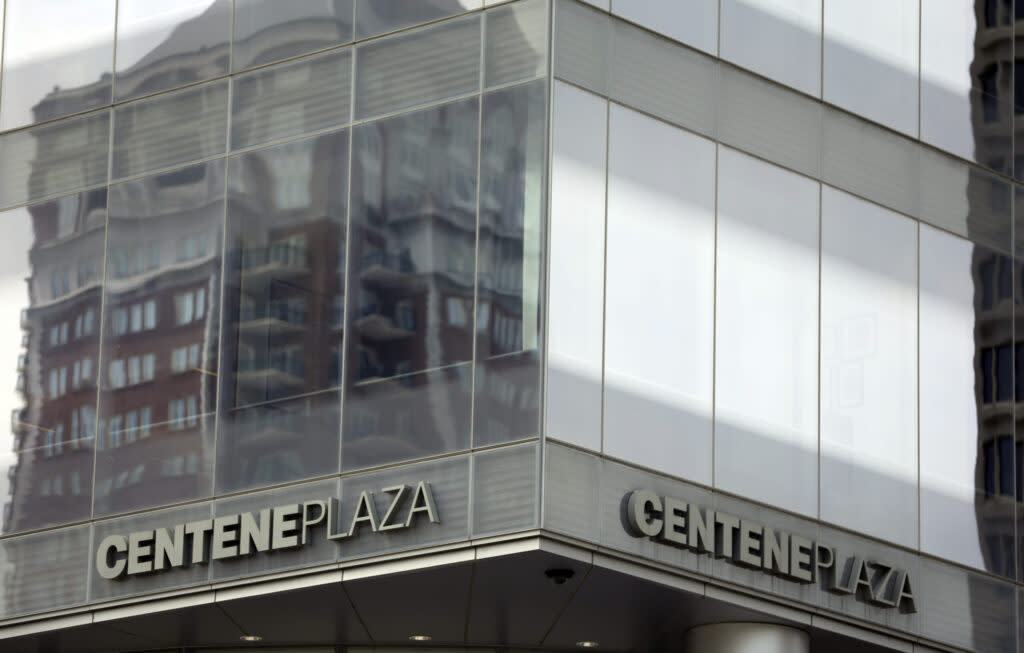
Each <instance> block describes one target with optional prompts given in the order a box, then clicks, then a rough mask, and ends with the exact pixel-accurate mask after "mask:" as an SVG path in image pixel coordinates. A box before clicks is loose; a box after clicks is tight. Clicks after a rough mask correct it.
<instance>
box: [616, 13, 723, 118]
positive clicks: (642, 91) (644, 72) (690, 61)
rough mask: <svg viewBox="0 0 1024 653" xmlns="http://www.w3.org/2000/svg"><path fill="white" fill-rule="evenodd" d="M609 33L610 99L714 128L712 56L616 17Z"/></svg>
mask: <svg viewBox="0 0 1024 653" xmlns="http://www.w3.org/2000/svg"><path fill="white" fill-rule="evenodd" d="M612 36H613V39H614V50H615V58H614V60H613V61H612V72H611V77H612V79H611V93H610V94H611V97H612V99H615V100H619V101H621V102H623V103H625V104H628V105H629V106H632V107H636V108H638V109H642V110H644V111H647V112H648V113H653V114H654V115H656V116H658V117H661V118H664V119H666V120H668V121H670V122H674V123H675V124H677V125H680V126H682V127H686V128H687V129H691V130H693V131H697V132H700V133H702V134H713V133H714V131H715V114H716V112H717V109H716V107H715V97H716V95H717V93H716V87H717V75H718V68H719V64H718V61H717V60H715V59H712V58H711V57H707V56H705V55H703V54H700V53H698V52H694V51H693V50H690V49H689V48H684V47H682V46H680V45H678V44H676V43H673V42H671V41H669V40H667V39H663V38H659V37H657V36H655V35H653V34H651V33H650V32H647V31H645V30H642V29H639V28H637V27H634V26H632V25H629V24H627V23H624V22H621V21H614V23H613V25H612ZM680 80H686V83H685V84H683V83H680Z"/></svg>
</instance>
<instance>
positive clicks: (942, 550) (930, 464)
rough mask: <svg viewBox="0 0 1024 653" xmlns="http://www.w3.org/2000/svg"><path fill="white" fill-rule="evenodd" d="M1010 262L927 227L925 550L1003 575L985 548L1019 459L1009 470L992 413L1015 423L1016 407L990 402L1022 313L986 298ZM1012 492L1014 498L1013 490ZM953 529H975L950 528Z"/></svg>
mask: <svg viewBox="0 0 1024 653" xmlns="http://www.w3.org/2000/svg"><path fill="white" fill-rule="evenodd" d="M1004 261H1006V259H1005V257H1003V256H1001V255H999V254H997V253H996V252H994V251H992V250H989V249H987V248H985V247H982V246H980V245H975V244H973V243H971V242H969V241H966V240H963V239H961V238H957V237H956V236H952V235H950V234H947V233H945V232H942V231H939V230H938V229H933V228H931V227H927V226H922V227H921V298H920V311H921V326H920V333H921V410H920V414H921V549H922V550H923V551H926V552H929V553H933V554H935V555H939V556H942V557H944V558H949V559H951V560H955V561H956V562H959V563H961V564H965V565H970V566H972V567H976V568H979V569H988V570H989V571H993V572H995V573H1007V569H1005V568H1002V569H996V568H994V567H993V566H991V564H990V563H992V562H993V561H992V560H991V559H990V558H989V557H988V555H987V553H986V552H985V550H984V548H983V546H982V543H983V542H984V539H985V536H987V535H992V534H998V533H999V532H1000V529H1005V527H1006V524H1007V522H1008V520H1007V518H1006V516H1005V515H1003V514H1001V511H1000V510H999V508H998V503H999V502H998V501H997V500H996V499H995V498H994V497H995V495H996V494H997V493H999V490H1000V488H998V487H997V469H998V470H999V473H998V477H999V478H1001V479H1003V480H1005V479H1006V477H1005V476H1003V474H1004V473H1008V474H1009V479H1010V485H1011V486H1012V479H1013V476H1012V475H1013V460H1012V459H1013V455H1012V454H1011V455H1009V462H1010V464H1009V467H1008V469H1006V470H1004V469H1003V468H1002V463H1003V460H1004V458H1005V457H1007V454H1006V453H1005V452H1003V451H999V453H998V455H997V452H996V447H995V445H994V442H995V440H996V437H997V436H998V435H999V434H1000V433H1001V431H1000V426H1001V425H1000V423H999V420H998V419H992V418H990V417H989V415H990V414H992V413H993V412H994V411H998V412H1002V413H1004V414H1005V415H1006V419H1011V417H1010V412H1011V408H1010V406H1009V404H1005V405H1004V406H1001V407H1000V406H993V405H990V404H991V402H992V400H993V399H994V398H995V392H1003V390H1002V388H999V389H996V388H993V383H994V379H995V377H994V376H993V374H994V372H995V370H994V367H996V360H995V359H996V356H995V352H996V351H998V350H999V349H1001V347H1002V346H996V345H997V344H998V343H1001V342H1003V343H1005V342H1009V341H1010V340H1012V333H1011V332H1010V326H1009V324H1010V319H1009V318H1010V313H1011V312H1012V305H1011V304H1010V303H1002V304H998V305H997V304H993V303H992V302H988V303H986V302H984V301H983V300H982V295H983V294H984V293H985V292H986V291H985V287H984V286H985V284H986V283H987V282H986V280H985V277H986V273H988V275H991V273H992V270H991V268H992V267H995V264H997V263H1002V262H1004ZM988 283H990V281H989V282H988ZM1003 346H1005V345H1003ZM1007 389H1008V388H1007ZM993 417H994V415H993ZM1003 493H1004V494H1013V490H1012V487H1011V488H1007V490H1006V491H1005V492H1003ZM951 523H961V524H967V525H969V526H970V527H969V528H959V529H950V528H949V524H951ZM1011 530H1012V525H1011ZM979 531H980V533H981V534H982V537H979ZM1009 571H1010V574H1011V577H1012V570H1009Z"/></svg>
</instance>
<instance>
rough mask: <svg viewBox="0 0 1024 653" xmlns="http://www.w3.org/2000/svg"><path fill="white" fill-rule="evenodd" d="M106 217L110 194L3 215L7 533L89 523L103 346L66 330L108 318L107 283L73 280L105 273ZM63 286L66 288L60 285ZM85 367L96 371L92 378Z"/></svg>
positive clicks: (0, 351) (0, 267)
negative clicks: (102, 311)
mask: <svg viewBox="0 0 1024 653" xmlns="http://www.w3.org/2000/svg"><path fill="white" fill-rule="evenodd" d="M106 217H107V192H106V190H105V189H104V190H99V191H92V192H88V193H82V194H80V195H72V196H69V197H64V198H60V199H56V200H52V201H49V202H43V203H40V204H34V205H31V206H28V207H24V208H19V209H12V210H9V211H6V212H4V213H2V214H0V219H2V221H3V223H4V225H5V232H4V239H3V245H2V247H0V250H2V251H0V278H2V279H3V283H2V284H0V288H3V291H2V292H3V296H2V301H0V306H3V307H4V309H3V310H4V311H5V313H4V318H3V319H4V320H5V322H6V323H7V324H8V325H10V327H11V328H9V330H8V331H7V335H6V336H5V337H4V338H2V339H0V356H2V357H3V358H4V360H6V361H7V362H6V363H5V364H3V365H2V367H0V369H3V370H5V373H6V374H7V378H6V380H5V382H4V383H3V386H2V387H4V388H5V391H4V393H2V394H0V410H2V411H3V414H4V415H9V416H10V420H11V421H10V430H9V433H10V438H11V440H10V442H9V443H8V444H7V446H5V449H6V450H7V451H10V452H12V455H10V456H9V457H6V458H5V462H8V466H7V469H6V470H5V474H3V478H4V481H3V482H2V484H0V487H2V489H3V490H5V492H4V493H3V500H4V504H5V505H4V511H3V514H4V520H3V525H2V531H3V532H4V533H9V532H14V531H19V530H24V529H27V528H39V527H41V526H46V525H52V524H59V523H64V522H70V521H76V520H80V519H84V518H88V517H89V514H90V510H91V508H90V505H91V502H92V493H91V487H92V482H91V480H92V469H91V468H92V458H93V451H92V447H93V441H92V436H93V426H94V425H95V419H96V412H95V407H96V384H95V378H94V377H93V376H92V373H91V367H92V363H91V361H92V360H95V359H96V358H97V356H98V353H99V337H98V335H97V334H95V333H93V334H89V335H85V334H83V335H82V336H80V337H77V338H70V337H69V328H68V327H67V325H69V324H73V323H74V322H75V319H76V318H77V317H78V316H81V315H85V314H86V313H88V312H90V311H92V312H94V313H98V312H99V308H100V304H101V295H102V286H101V278H100V277H99V276H98V275H96V276H92V277H89V276H83V277H81V278H80V277H78V276H77V275H73V274H71V272H70V271H71V269H73V268H74V267H77V264H78V263H80V262H88V261H93V262H94V263H95V265H96V269H101V268H102V261H103V247H104V239H105V223H106ZM61 224H64V225H65V226H66V227H67V230H66V231H65V232H62V231H61V229H60V226H61ZM54 277H56V278H58V279H60V283H57V284H54V283H53V282H52V281H53V278H54ZM15 325H18V326H20V328H17V327H15ZM84 361H89V367H90V372H89V374H87V375H83V374H82V367H83V362H84ZM76 365H77V366H78V370H79V376H78V378H77V382H76V379H75V377H74V373H73V372H74V369H75V366H76ZM69 369H70V370H71V371H70V373H69ZM69 376H71V383H68V377H69ZM76 425H77V427H78V428H77V429H76V428H74V427H75V426H76ZM74 475H77V478H78V485H77V486H75V485H74V484H72V482H71V477H72V476H74Z"/></svg>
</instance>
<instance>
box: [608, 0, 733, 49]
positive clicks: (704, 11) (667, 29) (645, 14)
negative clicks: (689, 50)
mask: <svg viewBox="0 0 1024 653" xmlns="http://www.w3.org/2000/svg"><path fill="white" fill-rule="evenodd" d="M594 4H596V3H594ZM612 13H614V14H616V15H618V16H621V17H623V18H625V19H626V20H628V21H631V22H634V23H636V24H637V25H641V26H643V27H646V28H647V29H649V30H653V31H655V32H659V33H661V34H664V35H665V36H667V37H669V38H672V39H675V40H677V41H682V42H683V43H686V44H687V45H691V46H693V47H695V48H697V49H700V50H703V51H705V52H707V53H710V54H717V52H718V0H686V1H685V2H680V1H679V0H612Z"/></svg>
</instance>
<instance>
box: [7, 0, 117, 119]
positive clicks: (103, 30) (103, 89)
mask: <svg viewBox="0 0 1024 653" xmlns="http://www.w3.org/2000/svg"><path fill="white" fill-rule="evenodd" d="M114 7H115V1H114V0H87V1H83V2H75V3H68V2H64V1H63V0H9V1H8V2H7V12H6V21H5V26H6V29H5V32H6V43H5V44H4V45H5V47H4V58H3V76H2V77H0V81H2V82H3V89H2V92H0V130H6V129H12V128H14V127H20V126H21V125H27V124H30V123H34V122H41V121H44V120H52V119H54V118H59V117H61V116H66V115H68V114H71V113H77V112H79V111H84V110H86V109H92V108H95V107H99V106H103V105H108V104H110V80H111V75H110V73H111V72H112V67H113V65H114ZM0 9H3V5H2V4H0Z"/></svg>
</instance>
